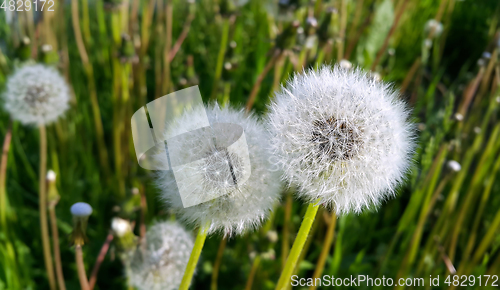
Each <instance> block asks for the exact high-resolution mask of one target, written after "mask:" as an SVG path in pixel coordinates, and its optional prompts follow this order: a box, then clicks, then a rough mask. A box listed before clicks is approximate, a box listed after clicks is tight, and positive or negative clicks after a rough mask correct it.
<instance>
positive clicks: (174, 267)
mask: <svg viewBox="0 0 500 290" xmlns="http://www.w3.org/2000/svg"><path fill="white" fill-rule="evenodd" d="M142 243H144V244H142V245H139V246H138V247H137V249H136V250H135V253H134V254H133V255H132V257H131V259H130V260H129V261H127V263H128V267H127V268H128V270H127V276H128V278H129V281H130V284H131V285H132V286H135V287H137V289H139V290H146V289H147V290H175V289H178V288H179V286H180V284H181V281H182V276H183V274H184V270H185V269H186V265H187V263H188V261H189V256H190V254H191V250H192V249H193V237H192V236H191V235H190V234H189V233H188V232H186V230H185V229H184V228H183V227H182V226H180V225H179V224H178V223H175V222H162V223H158V224H155V225H153V226H152V227H150V228H149V229H148V231H147V232H146V239H145V240H143V241H142Z"/></svg>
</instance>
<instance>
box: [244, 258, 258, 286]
mask: <svg viewBox="0 0 500 290" xmlns="http://www.w3.org/2000/svg"><path fill="white" fill-rule="evenodd" d="M260 260H261V257H260V255H257V257H255V259H254V260H253V263H252V269H251V270H250V274H249V275H248V280H247V284H246V285H245V290H252V285H253V280H254V278H255V274H256V273H257V269H258V268H259V264H260Z"/></svg>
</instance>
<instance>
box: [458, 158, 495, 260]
mask: <svg viewBox="0 0 500 290" xmlns="http://www.w3.org/2000/svg"><path fill="white" fill-rule="evenodd" d="M499 170H500V158H497V161H496V162H495V165H494V166H493V169H492V171H491V174H490V177H489V179H488V183H487V184H486V187H485V189H484V191H483V195H482V196H481V203H480V204H479V207H478V209H477V211H476V215H475V218H474V223H473V225H472V229H471V231H470V236H469V240H468V242H467V247H466V248H465V252H464V259H467V257H469V256H470V254H471V253H472V249H473V246H474V245H475V243H476V237H477V231H478V228H479V224H480V223H481V217H482V216H483V212H484V208H485V207H486V204H487V202H488V199H489V197H490V193H491V189H492V188H493V184H494V183H495V176H496V174H497V173H498V171H499Z"/></svg>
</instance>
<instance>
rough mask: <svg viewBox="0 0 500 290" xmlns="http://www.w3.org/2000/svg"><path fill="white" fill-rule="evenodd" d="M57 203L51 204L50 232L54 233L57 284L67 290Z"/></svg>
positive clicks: (62, 289) (61, 289) (61, 288)
mask: <svg viewBox="0 0 500 290" xmlns="http://www.w3.org/2000/svg"><path fill="white" fill-rule="evenodd" d="M56 204H57V201H54V202H52V203H51V204H49V217H50V230H51V232H52V247H53V248H54V262H55V265H56V276H57V284H58V286H59V289H60V290H66V285H65V284H64V275H63V270H62V262H61V251H60V250H59V231H58V229H57V216H56Z"/></svg>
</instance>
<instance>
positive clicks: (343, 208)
mask: <svg viewBox="0 0 500 290" xmlns="http://www.w3.org/2000/svg"><path fill="white" fill-rule="evenodd" d="M398 97H399V96H398V94H397V93H396V92H395V91H394V89H392V87H391V86H390V85H388V84H386V83H384V82H379V81H375V80H373V78H370V76H369V75H367V74H366V73H364V72H362V71H361V70H360V69H350V70H346V69H344V68H342V67H340V66H335V67H330V66H323V67H321V68H320V69H319V70H317V71H315V70H308V71H305V72H303V73H302V74H298V75H295V76H294V77H293V79H291V80H290V81H289V82H288V84H287V85H286V86H285V87H283V88H282V90H281V91H279V92H277V93H276V96H275V98H274V101H273V103H272V104H271V105H270V108H269V110H270V113H269V116H268V121H269V124H270V129H271V131H272V134H271V136H272V138H271V146H272V151H273V152H274V154H275V155H276V156H277V158H278V159H279V161H280V163H281V164H282V167H283V170H284V177H285V178H286V179H287V180H288V182H290V183H294V184H296V185H298V187H299V193H298V194H299V196H300V197H302V198H304V199H305V200H306V201H308V202H315V201H316V200H318V199H319V200H320V202H321V203H322V204H324V205H325V206H326V207H329V208H331V209H333V210H335V212H337V213H338V214H346V213H350V212H355V213H360V212H361V211H362V210H363V209H366V208H371V207H372V206H377V205H379V204H380V203H381V202H382V201H383V200H385V199H387V198H389V197H391V196H394V195H395V188H396V187H397V185H398V183H400V182H401V181H402V180H403V179H404V175H405V173H406V171H407V169H408V167H409V165H410V163H411V162H410V160H411V157H410V154H411V152H412V151H413V148H414V138H413V133H412V132H413V125H412V124H411V123H410V122H408V118H409V111H408V110H407V108H406V106H405V104H404V103H403V102H402V101H400V100H399V99H398Z"/></svg>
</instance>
